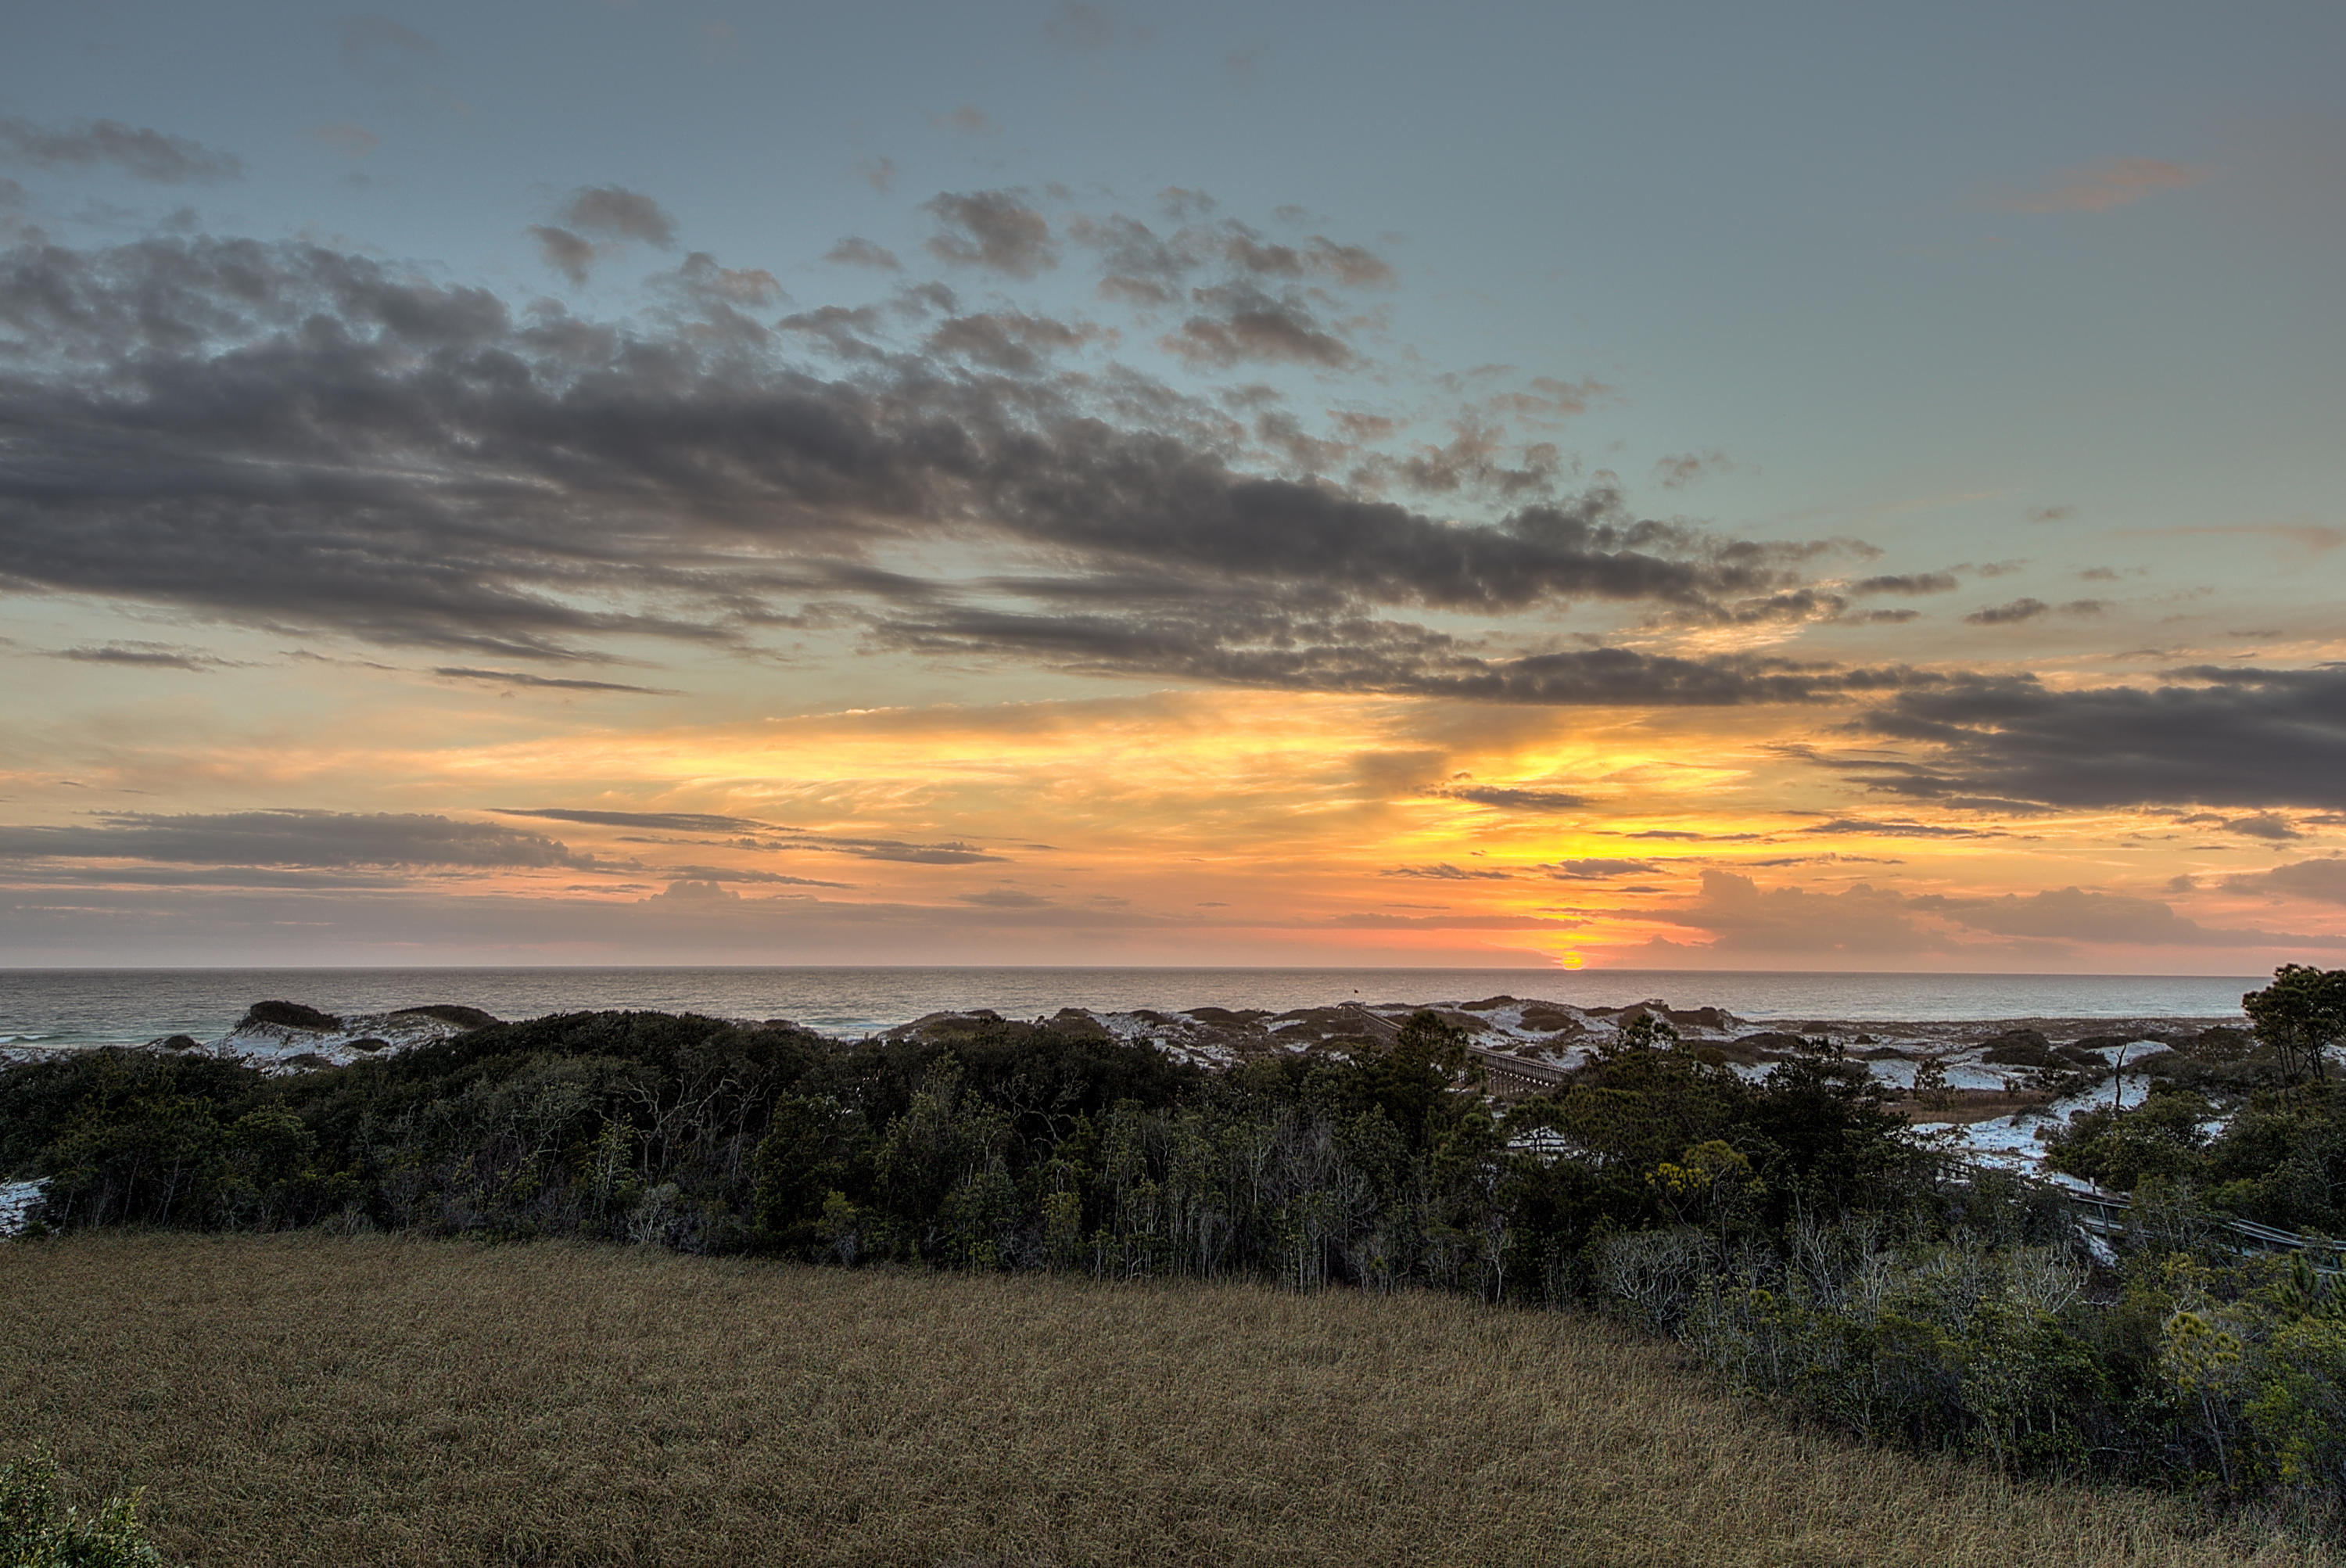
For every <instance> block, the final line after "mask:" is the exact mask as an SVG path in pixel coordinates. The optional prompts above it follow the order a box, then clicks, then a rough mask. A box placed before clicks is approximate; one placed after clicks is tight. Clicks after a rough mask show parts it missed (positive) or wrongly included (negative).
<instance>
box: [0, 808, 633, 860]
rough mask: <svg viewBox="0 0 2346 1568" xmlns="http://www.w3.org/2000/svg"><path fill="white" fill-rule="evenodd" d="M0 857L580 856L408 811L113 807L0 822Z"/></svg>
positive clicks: (517, 832)
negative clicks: (88, 819)
mask: <svg viewBox="0 0 2346 1568" xmlns="http://www.w3.org/2000/svg"><path fill="white" fill-rule="evenodd" d="M0 859H5V860H18V861H22V860H146V861H162V862H168V863H172V864H178V865H192V866H300V867H315V868H335V867H353V866H415V867H429V866H458V867H474V868H489V867H543V866H576V865H585V864H589V863H591V862H587V861H585V860H580V859H579V858H578V857H576V856H573V855H572V854H571V852H570V851H569V850H568V849H567V848H566V847H565V846H564V845H563V844H561V843H559V842H558V841H556V840H553V839H549V838H547V837H546V836H545V835H544V834H542V833H532V832H528V831H526V830H523V829H519V828H512V827H507V826H506V825H505V824H504V823H501V822H463V821H457V820H453V819H450V818H447V817H439V816H431V815H424V814H419V813H412V812H377V813H372V814H368V813H361V812H346V811H301V810H271V811H230V812H212V813H201V812H190V813H181V814H178V815H162V814H157V813H149V812H114V813H107V814H105V815H103V816H101V817H100V818H99V819H98V820H97V823H96V824H95V825H87V826H85V825H74V826H65V827H29V826H28V827H0Z"/></svg>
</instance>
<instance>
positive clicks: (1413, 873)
mask: <svg viewBox="0 0 2346 1568" xmlns="http://www.w3.org/2000/svg"><path fill="white" fill-rule="evenodd" d="M1377 875H1379V876H1381V877H1421V878H1423V879H1425V880H1427V881H1437V882H1505V881H1514V880H1515V873H1514V872H1513V871H1498V870H1495V869H1492V868H1483V867H1478V868H1475V869H1473V870H1467V869H1464V868H1462V867H1458V866H1454V865H1452V864H1451V863H1450V862H1449V861H1447V860H1444V861H1443V862H1442V863H1441V864H1440V865H1434V866H1392V867H1388V868H1387V869H1386V870H1384V871H1379V872H1378V873H1377Z"/></svg>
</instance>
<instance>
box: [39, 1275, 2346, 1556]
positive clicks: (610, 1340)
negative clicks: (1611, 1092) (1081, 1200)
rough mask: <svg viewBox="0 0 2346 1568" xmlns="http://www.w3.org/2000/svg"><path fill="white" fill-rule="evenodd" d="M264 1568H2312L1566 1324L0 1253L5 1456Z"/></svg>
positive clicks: (807, 1281)
mask: <svg viewBox="0 0 2346 1568" xmlns="http://www.w3.org/2000/svg"><path fill="white" fill-rule="evenodd" d="M34 1441H47V1442H49V1443H50V1444H52V1445H53V1446H54V1447H55V1450H56V1454H57V1457H58V1459H59V1461H61V1463H62V1464H63V1466H64V1468H65V1471H66V1476H67V1478H68V1481H69V1482H70V1483H71V1485H72V1486H73V1487H74V1488H75V1489H76V1491H77V1492H79V1493H80V1494H81V1495H82V1496H83V1497H84V1498H85V1499H87V1498H88V1497H91V1496H94V1495H96V1494H97V1493H99V1492H104V1491H107V1490H110V1489H116V1488H120V1487H125V1486H130V1485H139V1484H144V1485H146V1486H147V1487H148V1500H147V1504H146V1508H145V1514H146V1517H147V1518H148V1521H149V1522H150V1524H151V1525H152V1527H153V1530H154V1533H155V1536H156V1539H157V1542H158V1544H159V1545H161V1546H162V1547H163V1549H164V1552H165V1554H166V1557H167V1559H168V1560H170V1561H174V1562H188V1563H221V1564H267V1563H316V1564H345V1563H675V1564H683V1563H728V1564H735V1563H919V1564H962V1565H972V1568H974V1565H978V1564H986V1565H1001V1568H1008V1565H1011V1564H1030V1563H1031V1564H1076V1563H1347V1564H1351V1563H1410V1564H1419V1563H1427V1564H1433V1563H1462V1564H1464V1563H1471V1564H1484V1563H1490V1564H1497V1563H1552V1564H1580V1563H1641V1564H1680V1563H1918V1564H1919V1563H1930V1564H1958V1563H1975V1564H1983V1565H1984V1564H1994V1565H1995V1568H2011V1565H2013V1564H2022V1563H2130V1564H2154V1563H2155V1564H2184V1563H2237V1562H2242V1561H2249V1562H2255V1563H2298V1562H2327V1561H2330V1559H2328V1558H2327V1557H2324V1556H2321V1555H2318V1554H2315V1553H2311V1552H2310V1551H2309V1549H2307V1548H2305V1547H2303V1546H2302V1545H2296V1546H2292V1545H2290V1544H2288V1543H2283V1542H2280V1541H2279V1540H2275V1541H2271V1542H2269V1543H2263V1544H2262V1545H2261V1546H2259V1543H2257V1542H2256V1541H2255V1540H2254V1539H2253V1538H2252V1535H2251V1533H2250V1532H2247V1531H2246V1530H2244V1529H2241V1528H2239V1527H2235V1528H2234V1529H2233V1530H2232V1531H2231V1532H2228V1533H2225V1534H2222V1535H2220V1536H2210V1535H2207V1534H2204V1533H2202V1534H2198V1535H2195V1534H2194V1533H2193V1532H2192V1531H2191V1530H2190V1528H2189V1526H2188V1520H2187V1518H2186V1516H2185V1514H2184V1512H2183V1511H2182V1510H2181V1509H2180V1508H2179V1507H2178V1506H2177V1505H2175V1504H2174V1503H2172V1502H2168V1501H2167V1500H2163V1499H2159V1498H2154V1497H2150V1496H2147V1495H2142V1494H2137V1493H2129V1492H2113V1491H2096V1490H2090V1489H2086V1488H2070V1487H2040V1486H2009V1485H2006V1484H2004V1483H2003V1482H2001V1481H1998V1480H1997V1479H1995V1478H1994V1476H1992V1475H1989V1474H1986V1473H1984V1472H1983V1471H1978V1470H1976V1469H1968V1468H1965V1467H1963V1466H1959V1465H1954V1464H1950V1463H1936V1462H1923V1461H1915V1460H1913V1459H1909V1458H1906V1457H1902V1456H1900V1455H1896V1454H1892V1453H1885V1452H1880V1451H1866V1450H1862V1449H1857V1448H1852V1447H1850V1446H1847V1445H1844V1444H1841V1443H1838V1442H1835V1441H1831V1440H1829V1439H1825V1438H1821V1437H1817V1436H1811V1435H1802V1434H1800V1433H1797V1432H1792V1431H1787V1430H1785V1429H1783V1428H1781V1427H1780V1426H1778V1425H1776V1424H1775V1423H1773V1422H1772V1421H1770V1420H1769V1419H1768V1418H1767V1417H1766V1416H1765V1415H1764V1414H1762V1413H1760V1412H1758V1411H1754V1410H1749V1409H1748V1408H1745V1407H1741V1406H1739V1405H1737V1404H1734V1403H1732V1402H1729V1401H1727V1400H1722V1399H1720V1398H1718V1397H1716V1396H1713V1395H1712V1394H1710V1393H1709V1392H1708V1391H1706V1390H1705V1389H1704V1388H1703V1386H1702V1385H1701V1384H1699V1383H1698V1382H1697V1381H1695V1380H1692V1379H1691V1378H1690V1377H1689V1376H1688V1374H1686V1373H1685V1372H1683V1371H1681V1370H1679V1369H1677V1368H1676V1367H1675V1366H1674V1365H1673V1364H1672V1363H1671V1362H1670V1360H1669V1358H1668V1352H1667V1351H1666V1350H1664V1349H1659V1348H1657V1347H1654V1346H1650V1345H1647V1344H1643V1343H1639V1342H1637V1341H1635V1340H1632V1339H1628V1338H1627V1337H1626V1336H1624V1335H1622V1334H1620V1333H1618V1332H1617V1331H1615V1330H1613V1329H1609V1328H1607V1327H1606V1326H1605V1325H1603V1324H1601V1323H1597V1322H1594V1321H1591V1320H1587V1319H1577V1318H1572V1317H1566V1316H1556V1315H1551V1314H1541V1313H1534V1312H1520V1311H1501V1310H1494V1309H1491V1308H1483V1307H1479V1306H1477V1305H1475V1304H1474V1303H1473V1302H1471V1301H1466V1300H1462V1299H1456V1298H1443V1297H1433V1296H1423V1295H1413V1296H1404V1297H1399V1298H1382V1299H1380V1298H1366V1297H1362V1296H1359V1295H1355V1294H1352V1293H1349V1292H1335V1293H1329V1294H1324V1295H1317V1296H1310V1297H1298V1296H1290V1295H1283V1294H1280V1293H1278V1292H1275V1291H1272V1290H1270V1289H1265V1288H1259V1287H1254V1286H1247V1285H1224V1286H1196V1285H1168V1286H1163V1287H1155V1286H1150V1287H1114V1286H1103V1285H1096V1284H1090V1283H1083V1282H1076V1281H1070V1280H1066V1279H1055V1278H991V1277H989V1278H964V1277H955V1276H943V1275H932V1274H921V1273H899V1272H878V1271H868V1272H860V1273H843V1272H838V1271H831V1270H821V1269H815V1268H801V1267H796V1266H788V1265H775V1264H767V1263H752V1262H741V1261H710V1260H707V1259H699V1258H691V1257H678V1256H675V1255H672V1254H667V1253H661V1252H656V1251H650V1250H637V1251H628V1250H620V1249H609V1248H600V1249H598V1248H589V1247H571V1246H562V1245H555V1244H545V1245H538V1246H529V1247H501V1248H500V1247H474V1246H469V1245H464V1244H458V1243H447V1242H423V1241H409V1240H394V1239H388V1238H376V1237H367V1238H359V1239H352V1240H335V1239H330V1238H326V1237H317V1236H301V1237H266V1238H252V1237H201V1236H179V1235H149V1236H140V1235H125V1234H83V1235H76V1236H72V1237H65V1238H61V1239H52V1240H48V1241H43V1242H37V1243H26V1244H18V1245H7V1246H0V1453H5V1454H10V1455H13V1454H14V1453H16V1452H19V1451H22V1450H23V1449H25V1448H26V1446H28V1445H29V1444H31V1443H33V1442H34Z"/></svg>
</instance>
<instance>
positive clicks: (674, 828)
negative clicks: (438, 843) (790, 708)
mask: <svg viewBox="0 0 2346 1568" xmlns="http://www.w3.org/2000/svg"><path fill="white" fill-rule="evenodd" d="M490 809H491V810H493V811H495V813H496V814H497V815H498V816H500V817H535V818H539V819H542V820H546V821H549V822H576V823H577V824H579V825H580V826H581V827H589V828H643V829H648V830H655V831H667V832H671V833H742V832H755V831H760V830H765V829H769V828H771V827H772V826H773V824H772V823H770V822H760V821H758V820H756V819H754V818H750V817H719V816H710V815H708V814H706V813H702V812H698V811H585V810H576V809H570V808H566V807H561V806H526V807H525V806H493V807H491V808H490Z"/></svg>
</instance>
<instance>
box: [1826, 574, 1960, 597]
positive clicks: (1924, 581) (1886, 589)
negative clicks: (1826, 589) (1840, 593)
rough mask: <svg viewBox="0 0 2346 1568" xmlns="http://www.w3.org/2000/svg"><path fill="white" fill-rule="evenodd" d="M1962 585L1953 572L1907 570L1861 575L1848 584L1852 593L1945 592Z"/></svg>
mask: <svg viewBox="0 0 2346 1568" xmlns="http://www.w3.org/2000/svg"><path fill="white" fill-rule="evenodd" d="M1962 585H1963V584H1962V582H1961V581H1960V580H1959V579H1958V578H1957V577H1956V576H1955V575H1954V574H1953V572H1909V573H1902V574H1899V575H1892V576H1881V577H1861V578H1859V579H1858V580H1857V581H1856V582H1854V583H1851V585H1849V591H1850V592H1851V593H1852V594H1945V593H1952V592H1953V590H1955V589H1956V588H1959V587H1961V586H1962Z"/></svg>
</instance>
